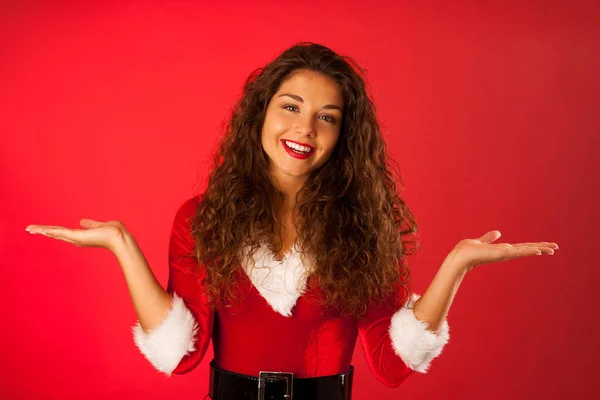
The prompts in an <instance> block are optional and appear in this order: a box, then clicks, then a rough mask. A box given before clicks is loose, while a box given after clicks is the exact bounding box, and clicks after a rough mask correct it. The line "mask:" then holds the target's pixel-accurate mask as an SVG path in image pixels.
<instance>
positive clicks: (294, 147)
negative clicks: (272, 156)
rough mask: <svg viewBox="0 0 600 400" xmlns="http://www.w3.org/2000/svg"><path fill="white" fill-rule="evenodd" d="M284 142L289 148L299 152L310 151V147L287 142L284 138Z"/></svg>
mask: <svg viewBox="0 0 600 400" xmlns="http://www.w3.org/2000/svg"><path fill="white" fill-rule="evenodd" d="M284 142H285V144H286V145H287V146H288V147H289V148H292V149H294V150H298V151H299V152H302V153H310V152H311V151H312V149H311V148H310V147H306V146H300V145H299V144H296V143H292V142H288V141H287V140H284Z"/></svg>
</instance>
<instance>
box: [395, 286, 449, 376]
mask: <svg viewBox="0 0 600 400" xmlns="http://www.w3.org/2000/svg"><path fill="white" fill-rule="evenodd" d="M419 297H421V296H419V295H418V294H413V295H412V296H411V298H410V299H409V300H408V301H407V302H406V304H405V307H406V306H408V307H412V306H413V305H414V303H415V302H416V301H417V300H418V299H419ZM405 307H403V308H401V309H400V310H398V311H396V313H394V315H393V316H392V322H391V325H390V331H389V332H390V337H391V339H392V347H393V348H394V351H395V352H396V354H397V355H398V356H399V357H400V358H402V360H403V361H404V363H405V364H406V365H407V366H408V367H409V368H410V369H412V370H414V371H417V372H427V369H428V368H429V364H430V363H431V360H433V359H434V358H436V357H437V356H439V355H440V354H441V353H442V349H443V348H444V346H445V345H446V343H448V340H449V339H450V328H449V326H448V321H446V320H444V322H443V323H442V327H441V329H440V333H439V334H437V335H436V334H435V332H433V331H430V330H429V329H428V328H429V326H428V324H427V322H424V321H420V320H418V319H417V318H416V317H415V314H414V312H413V310H412V309H407V308H405Z"/></svg>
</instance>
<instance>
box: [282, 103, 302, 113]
mask: <svg viewBox="0 0 600 400" xmlns="http://www.w3.org/2000/svg"><path fill="white" fill-rule="evenodd" d="M283 108H284V109H286V110H288V111H297V110H298V107H297V106H295V105H293V104H288V105H285V106H283ZM290 108H291V110H290Z"/></svg>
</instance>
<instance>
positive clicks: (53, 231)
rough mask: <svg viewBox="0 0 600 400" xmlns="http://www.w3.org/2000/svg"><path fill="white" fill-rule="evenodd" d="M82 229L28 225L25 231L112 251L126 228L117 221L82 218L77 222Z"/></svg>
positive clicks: (125, 231) (124, 234)
mask: <svg viewBox="0 0 600 400" xmlns="http://www.w3.org/2000/svg"><path fill="white" fill-rule="evenodd" d="M79 225H81V227H82V228H84V229H69V228H65V227H62V226H50V225H28V226H27V228H25V230H26V231H28V232H29V233H32V234H41V235H44V236H48V237H51V238H53V239H58V240H62V241H63V242H67V243H72V244H74V245H75V246H78V247H103V248H106V249H109V250H110V251H113V252H114V249H115V247H116V245H117V244H118V243H119V241H122V240H123V239H124V238H125V236H126V234H127V229H126V228H125V226H124V225H123V223H121V222H119V221H107V222H100V221H94V220H91V219H82V220H81V221H80V222H79Z"/></svg>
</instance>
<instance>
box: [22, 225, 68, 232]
mask: <svg viewBox="0 0 600 400" xmlns="http://www.w3.org/2000/svg"><path fill="white" fill-rule="evenodd" d="M49 229H67V228H65V227H62V226H53V225H27V228H25V230H26V231H27V232H29V233H33V234H41V233H42V232H45V231H48V230H49Z"/></svg>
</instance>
